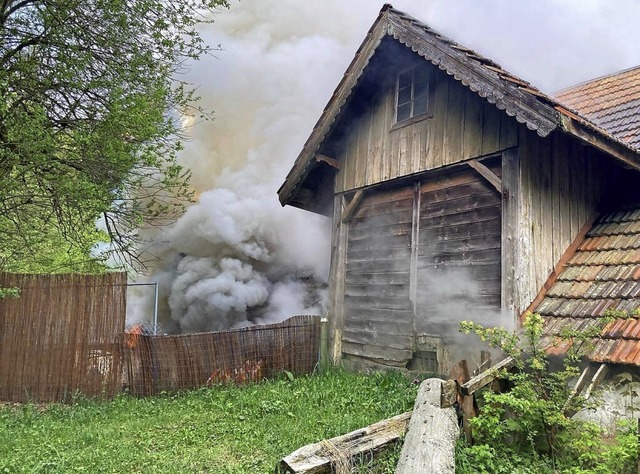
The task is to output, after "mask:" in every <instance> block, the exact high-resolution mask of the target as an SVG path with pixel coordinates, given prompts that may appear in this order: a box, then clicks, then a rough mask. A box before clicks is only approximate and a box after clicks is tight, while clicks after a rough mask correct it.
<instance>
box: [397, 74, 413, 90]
mask: <svg viewBox="0 0 640 474" xmlns="http://www.w3.org/2000/svg"><path fill="white" fill-rule="evenodd" d="M411 72H412V71H406V72H402V73H400V74H398V89H402V88H403V87H407V86H410V85H411V76H412V74H411Z"/></svg>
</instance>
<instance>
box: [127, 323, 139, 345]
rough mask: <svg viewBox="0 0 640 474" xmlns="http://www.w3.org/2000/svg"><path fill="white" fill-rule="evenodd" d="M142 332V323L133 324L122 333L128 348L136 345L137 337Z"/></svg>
mask: <svg viewBox="0 0 640 474" xmlns="http://www.w3.org/2000/svg"><path fill="white" fill-rule="evenodd" d="M140 334H142V324H140V323H137V324H134V325H133V326H132V327H131V329H129V330H128V331H127V332H125V333H124V343H125V344H126V345H127V347H128V348H129V349H133V348H134V347H136V346H137V345H138V339H139V338H140Z"/></svg>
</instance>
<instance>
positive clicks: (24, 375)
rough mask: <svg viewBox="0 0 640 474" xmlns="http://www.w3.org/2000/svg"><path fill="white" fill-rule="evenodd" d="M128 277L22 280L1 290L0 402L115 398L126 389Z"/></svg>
mask: <svg viewBox="0 0 640 474" xmlns="http://www.w3.org/2000/svg"><path fill="white" fill-rule="evenodd" d="M126 283H127V280H126V274H124V273H108V274H105V275H77V274H63V275H16V274H8V273H0V287H5V288H6V287H16V288H19V289H20V296H19V297H18V298H4V299H0V400H4V401H17V402H26V401H37V402H51V401H68V400H70V399H71V398H72V396H73V395H74V394H75V393H83V394H85V395H87V396H91V397H112V396H113V395H115V394H116V393H118V392H120V390H121V386H122V382H121V375H120V374H121V373H122V365H121V364H122V357H121V354H122V350H121V346H122V334H123V332H124V326H125V318H126V290H127V287H126Z"/></svg>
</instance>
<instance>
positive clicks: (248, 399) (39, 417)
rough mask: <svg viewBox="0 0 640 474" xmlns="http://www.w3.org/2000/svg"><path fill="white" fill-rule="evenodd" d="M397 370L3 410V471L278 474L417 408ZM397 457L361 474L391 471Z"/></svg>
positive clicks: (358, 469) (0, 432) (0, 416)
mask: <svg viewBox="0 0 640 474" xmlns="http://www.w3.org/2000/svg"><path fill="white" fill-rule="evenodd" d="M415 392H416V388H415V386H414V385H412V384H411V382H410V381H409V380H408V379H407V378H405V377H404V376H402V375H401V374H398V373H393V372H389V373H384V374H374V375H368V376H364V375H357V374H350V373H346V372H343V371H337V370H336V371H331V372H329V373H328V374H326V375H322V376H309V377H300V378H295V379H289V378H288V377H282V378H281V379H279V380H275V381H265V382H263V383H260V384H256V385H249V386H244V387H233V386H219V387H212V388H203V389H201V390H197V391H193V392H187V393H182V394H176V395H165V396H160V397H153V398H146V399H136V398H132V397H129V396H125V395H123V396H120V397H118V398H116V399H115V400H112V401H109V402H105V401H95V400H84V399H79V400H76V403H74V404H73V405H68V406H67V405H57V404H56V405H50V406H47V407H38V406H34V405H22V406H4V407H1V408H0V473H4V472H7V473H14V472H16V473H21V472H29V473H31V472H33V473H75V472H90V473H106V472H113V473H124V472H126V473H196V472H210V473H267V472H268V473H272V472H273V471H274V467H275V465H276V463H277V461H278V460H279V459H280V458H282V457H283V456H285V455H287V454H289V453H290V452H292V451H294V450H295V449H297V448H299V447H301V446H303V445H305V444H308V443H312V442H316V441H319V440H321V439H324V438H330V437H333V436H338V435H340V434H344V433H347V432H349V431H352V430H354V429H358V428H361V427H363V426H366V425H369V424H371V423H374V422H376V421H379V420H381V419H384V418H387V417H390V416H393V415H397V414H399V413H402V412H404V411H407V410H410V409H411V408H412V406H413V401H414V398H415ZM398 454H399V450H398V449H395V450H391V452H390V453H389V454H387V455H386V456H383V457H382V458H381V459H380V460H379V461H378V462H376V464H375V465H369V464H367V463H363V464H361V465H360V466H358V467H356V468H355V469H354V472H358V473H385V472H393V469H394V466H395V460H396V459H397V456H398Z"/></svg>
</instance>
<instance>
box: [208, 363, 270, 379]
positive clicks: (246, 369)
mask: <svg viewBox="0 0 640 474" xmlns="http://www.w3.org/2000/svg"><path fill="white" fill-rule="evenodd" d="M262 364H263V361H262V359H261V360H258V361H250V360H247V361H246V362H245V363H244V364H243V365H241V366H240V367H236V368H233V369H215V370H214V371H213V372H211V375H210V376H209V378H208V379H207V385H216V384H221V383H222V384H228V383H235V384H243V383H247V382H259V381H260V380H262Z"/></svg>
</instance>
